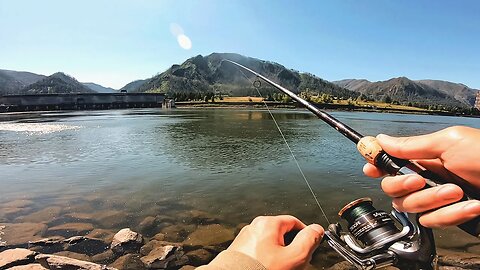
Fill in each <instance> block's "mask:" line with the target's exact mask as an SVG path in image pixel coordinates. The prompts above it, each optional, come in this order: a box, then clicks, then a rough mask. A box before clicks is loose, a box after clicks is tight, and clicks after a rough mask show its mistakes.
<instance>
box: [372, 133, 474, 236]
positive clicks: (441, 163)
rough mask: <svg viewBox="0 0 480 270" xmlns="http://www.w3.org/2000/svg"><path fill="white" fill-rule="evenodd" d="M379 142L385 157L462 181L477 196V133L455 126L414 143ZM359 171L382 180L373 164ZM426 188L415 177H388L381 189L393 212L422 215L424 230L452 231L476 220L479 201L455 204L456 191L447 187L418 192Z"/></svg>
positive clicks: (403, 139) (381, 137)
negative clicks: (443, 228) (407, 160)
mask: <svg viewBox="0 0 480 270" xmlns="http://www.w3.org/2000/svg"><path fill="white" fill-rule="evenodd" d="M377 140H378V143H379V144H380V145H381V146H382V148H383V150H384V151H385V152H387V153H388V154H390V155H392V156H394V157H398V158H402V159H409V160H414V161H417V162H418V163H419V164H420V165H422V166H423V167H425V168H427V169H428V170H431V171H433V172H435V173H437V174H439V175H440V176H442V177H444V178H445V179H447V180H448V179H453V178H458V177H460V178H462V179H464V180H466V181H468V182H470V183H471V184H472V185H473V186H475V187H477V188H478V192H480V130H478V129H474V128H469V127H460V126H458V127H450V128H446V129H444V130H440V131H438V132H435V133H432V134H427V135H422V136H415V137H401V138H395V137H390V136H387V135H382V134H381V135H378V136H377ZM363 171H364V173H365V174H366V175H368V176H370V177H381V176H384V175H385V173H384V172H383V171H382V170H380V169H379V168H377V167H375V166H373V165H371V164H366V165H365V166H364V168H363ZM424 186H425V179H423V178H422V177H421V176H419V175H399V176H388V177H385V178H384V179H383V180H382V189H383V191H384V192H385V193H386V194H387V195H389V196H390V197H392V198H393V206H394V207H395V208H396V209H397V210H399V211H404V212H409V213H424V212H426V213H425V214H423V215H422V216H421V217H420V223H421V224H422V225H423V226H426V227H431V228H438V227H446V226H453V225H458V224H461V223H464V222H465V221H467V220H470V219H472V218H475V217H477V216H480V201H478V200H469V201H464V202H458V201H459V200H460V199H461V198H462V197H463V191H462V189H461V188H460V187H458V186H456V185H454V184H445V185H441V186H438V187H433V188H429V189H425V190H422V188H423V187H424ZM455 202H457V203H455ZM452 203H453V204H452Z"/></svg>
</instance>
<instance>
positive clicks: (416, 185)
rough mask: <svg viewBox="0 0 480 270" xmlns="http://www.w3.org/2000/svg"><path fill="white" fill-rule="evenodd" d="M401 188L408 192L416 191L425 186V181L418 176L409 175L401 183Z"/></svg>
mask: <svg viewBox="0 0 480 270" xmlns="http://www.w3.org/2000/svg"><path fill="white" fill-rule="evenodd" d="M403 186H404V187H405V188H406V189H408V190H418V189H421V188H423V187H424V186H425V181H423V179H422V178H421V176H419V175H414V174H413V175H410V176H409V177H408V178H407V179H406V180H405V182H403Z"/></svg>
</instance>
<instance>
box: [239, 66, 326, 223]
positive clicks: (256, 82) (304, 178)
mask: <svg viewBox="0 0 480 270" xmlns="http://www.w3.org/2000/svg"><path fill="white" fill-rule="evenodd" d="M239 71H240V72H241V73H242V74H243V76H244V77H245V78H246V79H247V80H249V81H250V83H252V85H253V87H254V88H255V90H257V93H258V95H259V96H260V97H262V94H261V93H260V90H259V88H260V86H261V83H260V80H258V78H257V79H256V80H255V81H252V80H251V79H250V78H249V77H247V75H245V73H244V72H243V71H242V70H240V69H239ZM262 102H263V104H264V105H265V108H267V111H268V113H269V114H270V117H272V120H273V122H274V123H275V126H276V127H277V129H278V132H279V133H280V135H281V136H282V139H283V142H284V143H285V145H286V146H287V148H288V151H289V152H290V154H291V155H292V158H293V160H294V161H295V164H296V165H297V168H298V170H299V171H300V174H301V175H302V177H303V180H304V181H305V184H307V187H308V189H309V190H310V193H312V196H313V198H314V199H315V202H316V203H317V205H318V208H319V209H320V211H321V212H322V215H323V217H325V220H326V221H327V222H328V224H331V222H330V220H329V219H328V217H327V214H325V211H324V210H323V207H322V205H321V204H320V202H319V200H318V198H317V196H316V195H315V192H313V189H312V186H310V183H309V182H308V180H307V177H306V176H305V174H304V173H303V170H302V168H301V167H300V164H299V163H298V161H297V158H296V157H295V155H294V154H293V151H292V149H291V148H290V145H289V144H288V142H287V139H286V138H285V135H284V134H283V132H282V130H281V129H280V126H279V125H278V122H277V120H276V119H275V117H274V116H273V113H272V111H270V108H269V107H268V105H267V103H266V102H265V99H262Z"/></svg>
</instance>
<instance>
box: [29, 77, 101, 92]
mask: <svg viewBox="0 0 480 270" xmlns="http://www.w3.org/2000/svg"><path fill="white" fill-rule="evenodd" d="M21 93H22V94H59V93H95V91H93V90H91V89H90V88H88V87H86V86H84V85H83V84H81V83H79V82H78V81H77V80H76V79H75V78H73V77H70V76H68V75H66V74H65V73H61V72H57V73H55V74H53V75H50V76H48V77H46V78H44V79H42V80H40V81H38V82H35V83H33V84H31V85H29V86H27V87H25V88H23V89H22V90H21Z"/></svg>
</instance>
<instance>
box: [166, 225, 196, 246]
mask: <svg viewBox="0 0 480 270" xmlns="http://www.w3.org/2000/svg"><path fill="white" fill-rule="evenodd" d="M195 228H196V226H195V225H172V226H168V227H165V228H163V229H162V230H161V232H162V233H163V234H164V235H165V236H164V239H165V240H166V241H171V242H182V241H184V240H185V238H186V237H187V236H188V235H189V234H190V233H192V232H193V231H194V230H195Z"/></svg>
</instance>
